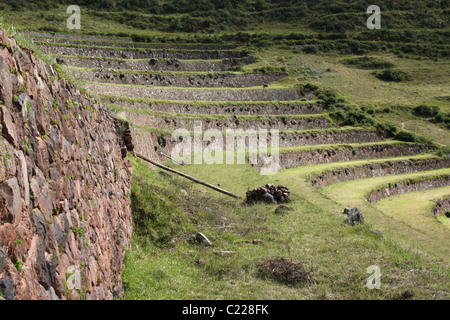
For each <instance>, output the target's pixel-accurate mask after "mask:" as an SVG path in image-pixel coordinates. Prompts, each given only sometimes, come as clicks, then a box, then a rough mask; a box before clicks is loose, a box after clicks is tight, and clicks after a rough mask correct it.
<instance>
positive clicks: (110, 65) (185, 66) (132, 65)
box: [53, 54, 255, 72]
mask: <svg viewBox="0 0 450 320" xmlns="http://www.w3.org/2000/svg"><path fill="white" fill-rule="evenodd" d="M53 56H54V57H55V58H56V62H58V64H60V65H66V66H72V67H81V68H102V69H126V70H141V71H192V72H220V71H228V70H230V69H231V68H233V67H236V66H242V65H246V64H251V63H254V61H255V58H254V57H253V56H246V57H244V58H233V59H221V60H180V59H134V60H127V59H120V58H102V57H92V56H65V55H54V54H53Z"/></svg>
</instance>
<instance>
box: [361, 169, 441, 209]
mask: <svg viewBox="0 0 450 320" xmlns="http://www.w3.org/2000/svg"><path fill="white" fill-rule="evenodd" d="M449 185H450V175H448V174H444V175H439V176H426V177H420V178H417V179H404V180H401V181H397V182H393V183H389V184H388V185H386V186H381V187H379V188H377V189H376V190H373V191H371V192H370V193H369V194H368V195H367V196H366V198H367V200H368V201H370V202H371V203H376V202H378V201H380V200H381V199H384V198H387V197H392V196H396V195H399V194H403V193H408V192H414V191H421V190H427V189H433V188H440V187H445V186H449Z"/></svg>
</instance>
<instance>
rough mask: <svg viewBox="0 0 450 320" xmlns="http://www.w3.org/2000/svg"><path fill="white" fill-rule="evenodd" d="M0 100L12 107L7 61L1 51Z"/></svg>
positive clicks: (10, 82)
mask: <svg viewBox="0 0 450 320" xmlns="http://www.w3.org/2000/svg"><path fill="white" fill-rule="evenodd" d="M0 100H2V101H3V103H4V104H6V105H8V106H11V105H12V81H11V73H10V70H9V64H8V59H7V57H6V56H5V54H4V52H3V50H0ZM3 103H2V104H3Z"/></svg>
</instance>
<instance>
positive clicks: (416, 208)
mask: <svg viewBox="0 0 450 320" xmlns="http://www.w3.org/2000/svg"><path fill="white" fill-rule="evenodd" d="M449 192H450V186H447V187H442V188H434V189H430V190H423V191H417V192H410V193H405V194H401V195H398V196H394V197H389V198H386V199H382V200H380V201H379V202H378V203H377V204H376V206H375V207H376V208H377V209H378V210H381V211H383V212H384V213H385V214H386V215H388V216H390V217H392V218H394V219H396V220H401V221H404V222H405V223H406V224H408V225H409V226H411V228H414V229H417V230H423V231H424V232H425V233H427V234H429V235H431V236H434V235H435V233H436V232H441V227H442V226H443V227H445V228H447V229H449V228H450V222H449V219H448V218H447V217H443V219H436V217H435V216H434V215H432V213H431V209H432V207H433V206H434V205H436V203H435V202H433V201H432V200H435V199H439V198H441V197H444V196H446V195H448V194H449ZM424 226H428V227H427V228H424ZM436 230H438V231H436ZM447 243H448V241H447ZM441 245H445V243H442V244H441Z"/></svg>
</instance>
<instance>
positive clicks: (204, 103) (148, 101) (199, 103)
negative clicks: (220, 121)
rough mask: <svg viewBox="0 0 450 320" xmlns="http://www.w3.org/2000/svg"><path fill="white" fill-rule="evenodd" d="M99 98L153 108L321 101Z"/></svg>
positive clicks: (316, 101)
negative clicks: (141, 104) (158, 104)
mask: <svg viewBox="0 0 450 320" xmlns="http://www.w3.org/2000/svg"><path fill="white" fill-rule="evenodd" d="M99 97H100V98H102V99H107V100H112V99H114V100H119V101H128V102H137V103H145V104H148V105H149V107H151V104H154V103H163V104H182V105H196V106H205V107H206V106H208V105H214V106H246V105H261V104H262V105H282V104H293V105H308V104H316V103H320V102H321V101H320V100H308V101H301V100H279V101H201V100H163V99H149V98H136V97H124V96H113V95H106V94H99Z"/></svg>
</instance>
